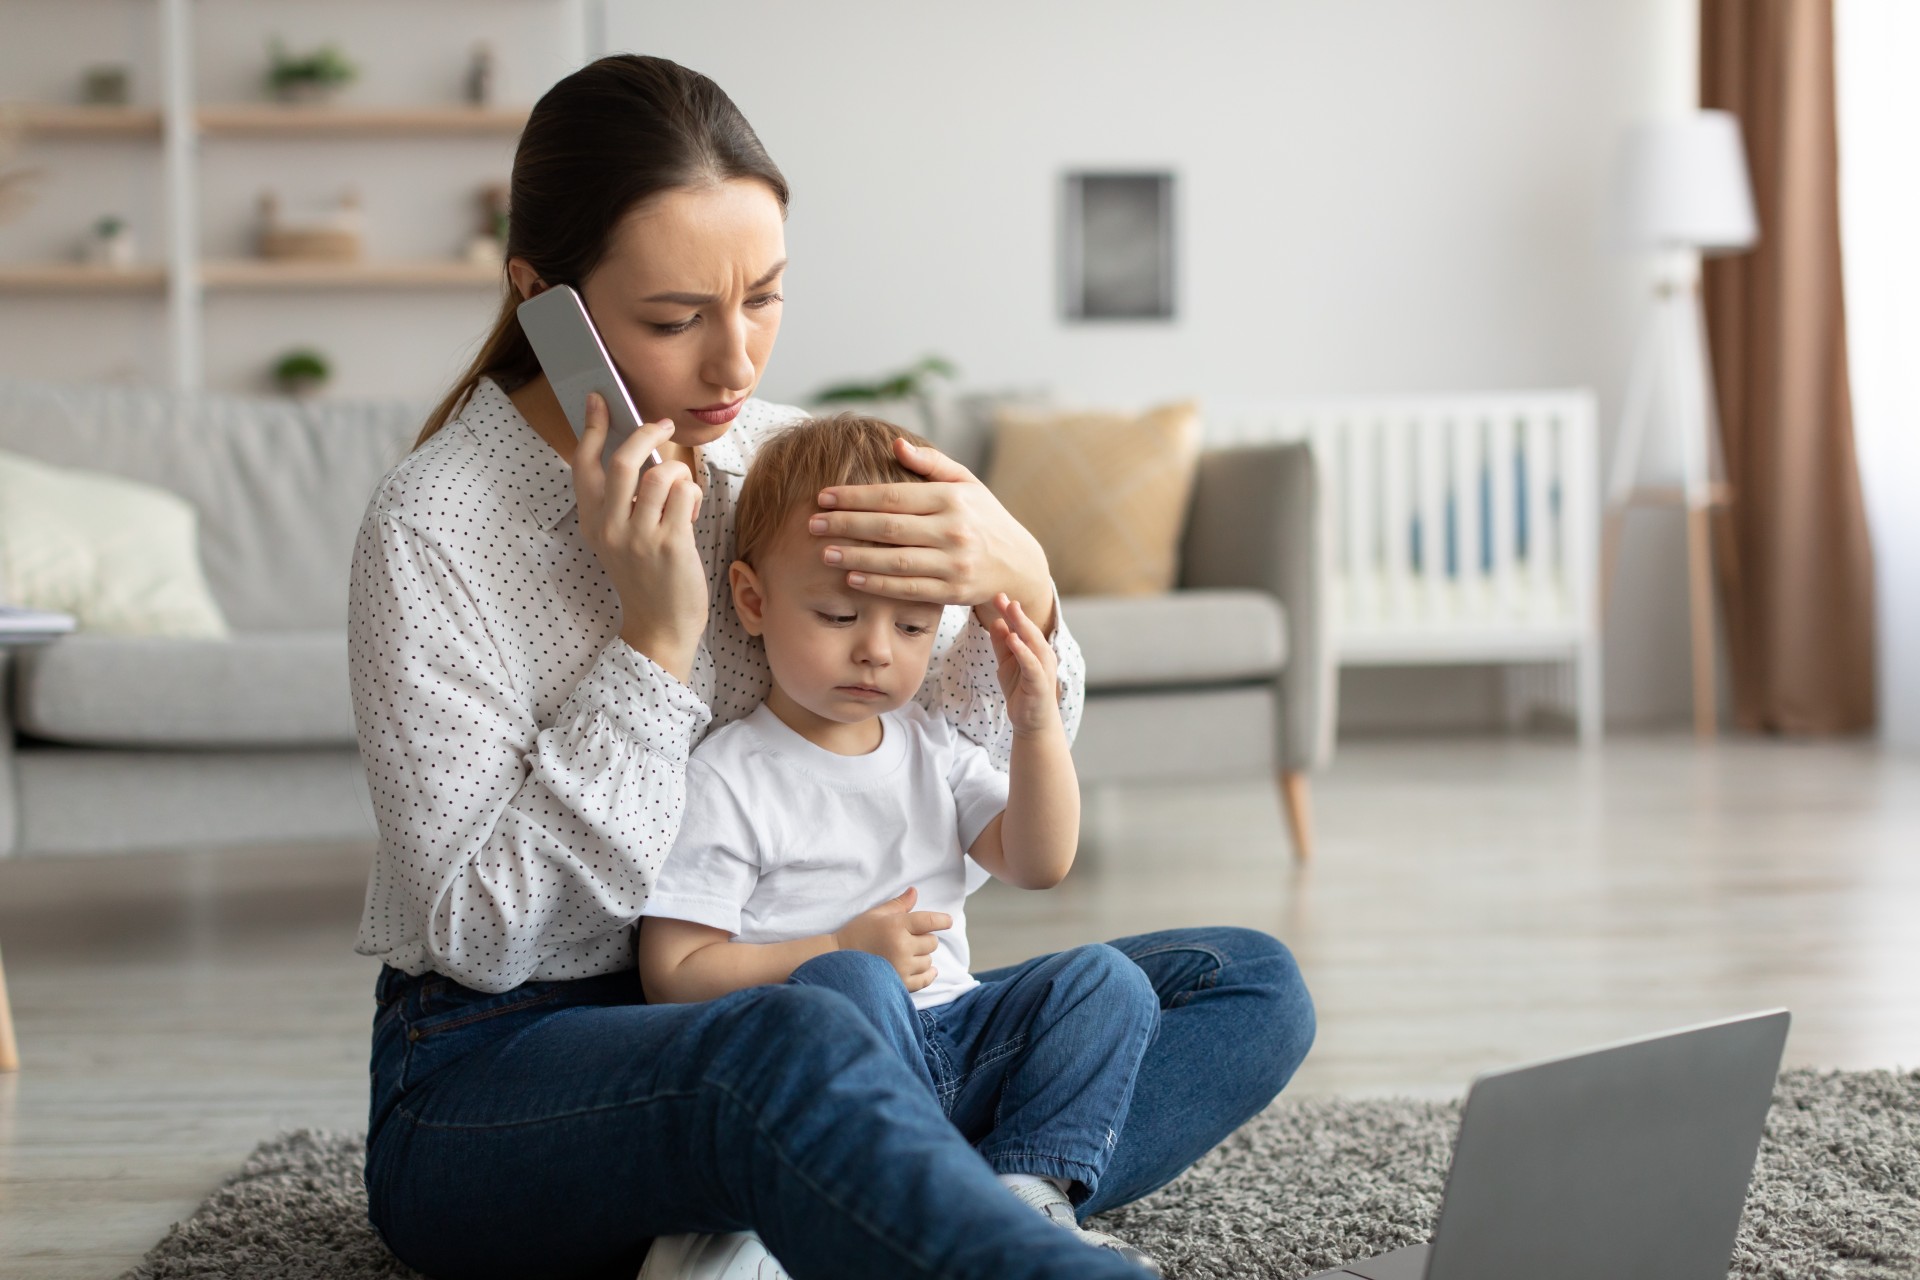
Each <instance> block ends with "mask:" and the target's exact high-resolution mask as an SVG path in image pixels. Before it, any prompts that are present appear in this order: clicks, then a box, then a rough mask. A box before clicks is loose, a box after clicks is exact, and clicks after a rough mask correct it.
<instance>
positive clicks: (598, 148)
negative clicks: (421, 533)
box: [414, 53, 787, 448]
mask: <svg viewBox="0 0 1920 1280" xmlns="http://www.w3.org/2000/svg"><path fill="white" fill-rule="evenodd" d="M732 178H754V179H758V180H759V181H761V182H764V183H766V184H767V186H768V188H769V189H771V190H772V192H773V194H774V196H775V197H776V198H777V199H778V200H779V201H780V208H781V210H782V211H783V212H784V211H785V210H786V207H787V180H786V178H784V177H783V176H781V173H780V170H779V167H778V166H776V165H775V164H774V163H773V160H772V158H771V157H769V156H768V155H767V149H766V148H765V147H763V146H761V145H760V139H759V138H758V137H756V136H755V135H754V132H753V128H752V126H751V125H749V124H748V123H747V120H746V117H745V116H743V115H741V114H740V109H739V108H738V107H736V106H734V105H733V100H732V99H731V98H729V97H727V95H726V94H725V93H724V92H722V91H721V89H720V86H719V85H717V84H715V83H714V82H713V81H711V80H709V79H707V77H705V76H703V75H701V74H700V73H699V72H697V71H689V70H687V69H686V68H685V67H683V66H680V65H679V64H678V63H675V62H669V61H667V59H665V58H644V57H641V56H639V55H637V54H631V53H622V54H615V55H613V56H611V57H606V58H601V59H600V60H599V61H598V62H593V63H589V64H588V65H586V66H584V67H582V68H580V69H579V70H578V71H576V72H574V73H573V74H572V75H570V76H568V77H567V78H566V79H564V80H562V81H560V82H559V83H558V84H556V85H554V86H553V88H551V89H549V90H547V92H546V93H545V94H544V95H542V97H541V99H540V101H539V102H538V103H536V104H535V105H534V108H533V112H532V114H531V115H529V116H528V117H527V127H526V128H525V129H524V130H523V131H522V132H521V134H520V145H519V146H518V147H517V148H516V149H515V151H514V154H513V181H512V185H511V186H510V187H509V189H508V196H507V249H506V258H507V259H513V258H525V259H526V260H527V262H528V263H529V264H530V265H531V266H532V267H533V269H534V270H535V271H537V272H539V274H540V278H541V279H542V280H544V281H546V282H547V283H548V284H570V285H572V286H574V287H575V288H578V287H579V286H580V282H581V281H582V280H584V279H586V277H587V275H588V273H589V272H591V271H592V270H593V269H594V267H595V266H597V265H598V264H599V262H600V259H601V258H602V257H603V256H605V254H606V251H607V244H608V241H609V240H610V239H611V238H612V236H613V232H614V228H616V227H617V226H619V225H620V221H621V219H623V218H625V217H626V216H627V214H628V213H629V212H630V211H631V210H632V209H633V208H634V206H635V205H638V204H640V203H641V202H642V201H645V200H648V199H651V198H652V197H654V196H657V195H659V194H661V193H662V192H666V191H672V190H674V189H676V188H681V187H699V186H706V185H710V184H716V183H721V182H725V181H727V180H729V179H732ZM501 267H502V272H503V274H504V271H505V262H504V261H503V262H502V264H501ZM519 304H520V296H519V293H518V292H517V291H516V290H515V289H514V287H513V281H512V280H510V279H508V280H506V281H505V293H504V296H503V297H502V298H501V300H500V314H499V315H498V316H496V317H495V318H494V322H493V328H492V330H491V331H490V332H489V333H488V334H487V340H486V341H485V342H483V343H482V344H481V345H480V353H479V354H478V355H477V356H475V357H474V358H473V363H472V364H470V365H469V366H468V367H467V371H466V372H465V373H463V374H461V375H460V379H459V381H457V382H456V383H455V384H454V386H453V389H452V390H451V391H449V392H448V393H447V396H446V398H445V399H443V400H442V401H441V402H440V403H439V405H438V406H436V407H435V408H434V411H433V413H432V415H431V416H429V417H428V419H427V422H426V426H425V427H424V428H423V429H422V430H421V432H420V438H419V440H417V441H415V442H414V444H415V447H416V448H417V447H419V445H420V444H423V443H425V442H426V440H427V438H428V437H429V436H431V435H432V434H433V433H434V432H436V431H438V430H439V429H440V428H441V427H442V426H443V425H445V423H446V422H447V420H448V419H450V418H452V417H453V416H454V414H456V413H458V412H459V411H460V409H461V408H462V407H463V406H464V405H465V404H466V402H467V398H468V397H469V396H471V395H472V394H473V391H474V388H475V387H476V386H478V385H479V382H480V379H481V378H483V377H492V378H494V379H495V380H496V381H498V382H499V383H500V385H501V387H502V388H503V389H505V390H507V391H513V390H515V389H517V388H519V387H520V386H521V385H522V384H524V383H526V382H528V381H531V380H532V379H533V378H534V377H535V376H537V375H538V374H539V372H540V362H539V361H538V360H537V359H535V358H534V354H533V348H532V346H530V345H529V344H528V342H527V335H526V334H525V333H524V332H522V331H521V328H520V317H519V315H518V314H517V313H516V311H515V308H516V307H518V306H519Z"/></svg>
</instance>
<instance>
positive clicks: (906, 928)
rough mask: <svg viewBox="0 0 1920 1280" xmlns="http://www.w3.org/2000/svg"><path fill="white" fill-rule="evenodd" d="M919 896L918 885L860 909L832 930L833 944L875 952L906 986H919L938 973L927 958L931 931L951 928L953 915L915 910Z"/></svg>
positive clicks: (842, 947)
mask: <svg viewBox="0 0 1920 1280" xmlns="http://www.w3.org/2000/svg"><path fill="white" fill-rule="evenodd" d="M919 897H920V891H919V890H918V889H908V890H907V891H906V892H905V893H903V894H901V895H900V896H899V897H897V898H894V899H891V900H890V901H887V902H883V903H881V904H880V905H879V906H877V907H875V908H874V909H873V910H871V911H863V912H861V913H860V914H859V915H857V916H855V917H854V918H853V919H851V920H849V921H847V922H846V923H845V924H843V925H841V926H840V928H839V929H837V930H835V931H834V935H833V941H834V945H835V946H837V947H839V948H840V949H841V950H842V951H865V952H868V953H870V954H872V955H876V956H879V957H880V958H881V959H882V960H885V961H886V962H887V963H888V964H890V965H892V966H893V971H894V972H895V973H897V974H899V975H900V980H901V981H902V982H904V983H906V984H907V990H909V991H918V990H920V989H921V988H922V987H924V986H926V985H927V984H929V983H931V982H932V981H933V980H934V978H935V977H937V976H938V974H939V971H938V970H936V969H935V968H934V967H933V961H932V959H930V957H931V956H932V955H933V949H934V941H933V935H934V934H935V933H938V932H939V931H940V930H942V929H951V928H953V917H952V916H950V915H948V914H947V913H946V912H944V911H915V910H914V909H913V904H914V903H915V902H916V901H918V900H919Z"/></svg>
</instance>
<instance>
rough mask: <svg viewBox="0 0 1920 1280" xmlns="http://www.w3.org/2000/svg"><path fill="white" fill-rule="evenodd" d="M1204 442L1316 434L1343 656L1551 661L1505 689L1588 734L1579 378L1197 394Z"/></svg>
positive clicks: (1383, 660) (1589, 442)
mask: <svg viewBox="0 0 1920 1280" xmlns="http://www.w3.org/2000/svg"><path fill="white" fill-rule="evenodd" d="M1205 419H1206V430H1207V443H1208V444H1209V445H1210V446H1216V447H1217V446H1226V445H1232V444H1240V443H1255V442H1260V441H1268V440H1281V439H1294V440H1297V439H1305V440H1309V441H1311V442H1312V444H1313V447H1314V453H1315V457H1316V459H1317V461H1318V462H1319V464H1320V468H1321V486H1322V492H1323V493H1324V494H1325V495H1326V496H1327V498H1328V500H1329V506H1330V510H1331V520H1330V522H1329V537H1330V538H1331V541H1332V555H1331V557H1330V558H1331V561H1332V564H1333V567H1334V589H1333V592H1332V600H1331V604H1332V608H1333V610H1334V618H1335V631H1336V636H1337V644H1338V651H1339V654H1340V661H1341V663H1342V664H1344V665H1389V664H1391V665H1424V664H1441V663H1505V664H1541V663H1553V664H1557V666H1558V667H1559V670H1558V671H1557V672H1556V673H1554V677H1556V678H1549V679H1548V680H1546V681H1544V682H1543V681H1542V680H1541V679H1540V678H1539V675H1540V673H1538V672H1533V673H1531V674H1522V673H1518V672H1516V673H1515V674H1514V676H1513V677H1512V680H1511V685H1512V691H1513V692H1515V693H1516V694H1519V695H1521V696H1523V697H1532V698H1537V699H1540V700H1544V701H1547V702H1549V703H1557V704H1561V705H1564V706H1565V708H1566V709H1567V710H1569V711H1572V712H1574V713H1575V714H1576V715H1577V718H1578V721H1579V726H1580V732H1581V736H1582V737H1583V738H1587V739H1590V740H1591V739H1594V738H1597V737H1598V736H1599V732H1600V684H1599V681H1600V666H1599V658H1600V654H1599V636H1598V628H1597V614H1596V608H1595V595H1594V592H1595V579H1596V571H1597V562H1596V554H1595V529H1596V527H1597V519H1596V508H1595V502H1596V498H1595V494H1596V483H1595V482H1596V475H1597V470H1598V466H1597V457H1596V444H1595V428H1594V419H1595V409H1594V398H1593V395H1592V393H1591V392H1588V391H1554V392H1501V393H1490V394H1480V395H1451V396H1437V397H1394V398H1385V399H1369V400H1319V401H1296V402H1274V403H1266V404H1249V403H1219V404H1214V403H1209V404H1207V405H1206V406H1205Z"/></svg>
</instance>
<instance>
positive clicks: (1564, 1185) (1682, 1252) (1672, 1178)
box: [1313, 1009, 1789, 1280]
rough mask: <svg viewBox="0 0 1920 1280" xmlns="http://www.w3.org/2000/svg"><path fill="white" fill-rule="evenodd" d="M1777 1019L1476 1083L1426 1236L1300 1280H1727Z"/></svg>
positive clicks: (1781, 1036) (1737, 1023) (1772, 1072)
mask: <svg viewBox="0 0 1920 1280" xmlns="http://www.w3.org/2000/svg"><path fill="white" fill-rule="evenodd" d="M1788 1020H1789V1018H1788V1014H1787V1011H1786V1010H1785V1009H1773V1010H1769V1011H1767V1012H1764V1013H1753V1014H1748V1015H1746V1016H1745V1017H1739V1018H1729V1019H1727V1020H1726V1021H1724V1022H1711V1023H1708V1024H1706V1025H1705V1026H1699V1027H1688V1028H1686V1029H1685V1030H1682V1031H1674V1032H1669V1033H1668V1034H1666V1035H1658V1036H1649V1037H1647V1038H1645V1039H1642V1040H1629V1041H1626V1042H1624V1043H1621V1044H1614V1045H1608V1046H1606V1047H1605V1048H1600V1049H1594V1050H1592V1051H1590V1052H1587V1053H1579V1054H1574V1055H1572V1056H1570V1057H1565V1058H1553V1059H1549V1060H1547V1061H1544V1062H1535V1063H1531V1064H1529V1065H1527V1066H1523V1067H1513V1068H1510V1069H1509V1070H1506V1071H1494V1072H1490V1073H1488V1074H1486V1075H1483V1076H1481V1077H1479V1078H1478V1079H1477V1080H1475V1081H1474V1082H1473V1088H1472V1089H1471V1090H1470V1091H1469V1092H1468V1094H1467V1104H1466V1107H1465V1108H1464V1110H1463V1111H1462V1113H1461V1116H1460V1138H1459V1141H1458V1142H1457V1143H1456V1144H1455V1145H1454V1149H1453V1166H1452V1168H1451V1169H1450V1170H1448V1173H1447V1188H1446V1196H1445V1198H1444V1200H1443V1201H1442V1202H1441V1205H1440V1222H1439V1224H1438V1226H1436V1227H1435V1229H1434V1234H1433V1239H1432V1241H1431V1242H1429V1243H1427V1244H1419V1245H1414V1246H1412V1247H1411V1248H1406V1249H1396V1250H1394V1251H1393V1252H1392V1253H1387V1254H1382V1255H1381V1256H1380V1257H1377V1258H1368V1259H1366V1260H1364V1261H1361V1262H1350V1263H1348V1264H1347V1265H1346V1266H1344V1267H1342V1268H1340V1269H1338V1270H1335V1271H1325V1272H1322V1273H1321V1274H1320V1275H1318V1276H1315V1277H1313V1280H1352V1277H1355V1276H1359V1277H1363V1280H1620V1278H1621V1277H1624V1276H1631V1277H1633V1280H1726V1275H1727V1263H1728V1261H1729V1260H1730V1259H1731V1258H1732V1256H1733V1243H1734V1236H1735V1235H1736V1233H1737V1232H1738V1231H1739V1229H1740V1210H1741V1207H1742V1206H1743V1205H1744V1204H1745V1203H1746V1199H1747V1183H1748V1181H1749V1180H1750V1179H1751V1178H1752V1176H1753V1162H1754V1159H1755V1157H1756V1156H1757V1155H1758V1154H1759V1151H1760V1134H1761V1130H1762V1129H1763V1128H1764V1126H1765V1124H1766V1118H1767V1108H1768V1106H1769V1105H1771V1103H1772V1101H1773V1082H1774V1077H1775V1076H1777V1075H1778V1074H1779V1071H1780V1054H1781V1051H1782V1050H1783V1049H1784V1048H1785V1047H1786V1043H1787V1023H1788Z"/></svg>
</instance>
